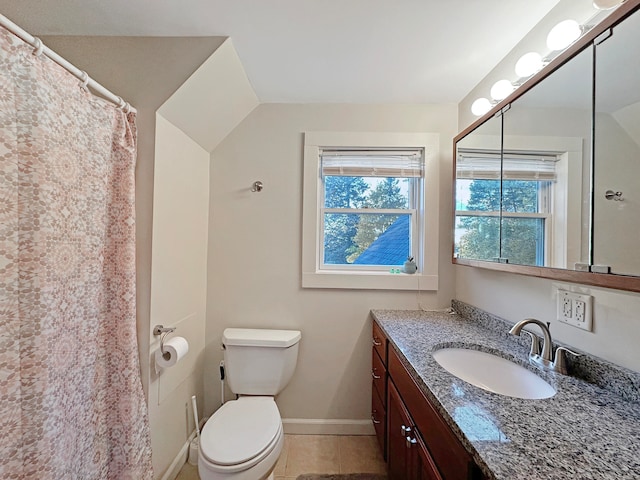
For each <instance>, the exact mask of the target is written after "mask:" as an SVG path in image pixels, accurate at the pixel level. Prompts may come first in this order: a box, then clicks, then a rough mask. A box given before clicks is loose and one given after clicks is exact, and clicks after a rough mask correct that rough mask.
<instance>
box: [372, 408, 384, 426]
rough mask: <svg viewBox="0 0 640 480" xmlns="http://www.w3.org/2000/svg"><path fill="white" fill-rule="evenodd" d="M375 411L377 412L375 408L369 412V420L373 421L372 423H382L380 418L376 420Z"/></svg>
mask: <svg viewBox="0 0 640 480" xmlns="http://www.w3.org/2000/svg"><path fill="white" fill-rule="evenodd" d="M376 413H377V412H376V411H375V410H374V411H373V412H371V421H372V422H373V424H374V425H378V424H380V423H382V422H381V421H380V420H376Z"/></svg>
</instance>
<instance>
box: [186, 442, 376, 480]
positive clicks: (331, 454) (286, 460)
mask: <svg viewBox="0 0 640 480" xmlns="http://www.w3.org/2000/svg"><path fill="white" fill-rule="evenodd" d="M386 471H387V468H386V464H385V463H384V460H383V459H382V454H381V453H380V447H379V446H378V442H377V440H376V437H375V436H366V435H365V436H347V435H344V436H343V435H340V436H335V435H285V436H284V447H283V448H282V453H281V454H280V459H279V460H278V463H277V465H276V469H275V471H274V473H275V477H276V480H295V478H296V477H297V476H298V475H301V474H303V473H386ZM199 478H200V477H198V467H195V466H192V465H189V464H188V463H187V464H185V466H184V467H183V468H182V470H181V471H180V474H179V475H178V477H177V479H176V480H199Z"/></svg>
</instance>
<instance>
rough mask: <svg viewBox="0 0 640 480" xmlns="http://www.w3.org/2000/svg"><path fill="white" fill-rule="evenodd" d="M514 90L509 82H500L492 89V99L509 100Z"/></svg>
mask: <svg viewBox="0 0 640 480" xmlns="http://www.w3.org/2000/svg"><path fill="white" fill-rule="evenodd" d="M513 90H514V87H513V84H512V83H511V82H510V81H509V80H498V81H497V82H496V83H494V84H493V87H491V97H492V98H493V99H494V100H498V101H500V100H503V99H505V98H507V97H508V96H509V94H510V93H511V92H513Z"/></svg>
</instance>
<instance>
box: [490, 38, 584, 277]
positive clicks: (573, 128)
mask: <svg viewBox="0 0 640 480" xmlns="http://www.w3.org/2000/svg"><path fill="white" fill-rule="evenodd" d="M592 57H593V47H592V46H590V47H588V48H586V49H585V50H583V51H582V52H581V53H579V54H578V55H577V56H575V57H573V58H572V59H571V60H570V61H569V62H567V63H566V64H564V65H563V66H562V67H560V68H559V69H558V70H556V71H554V72H553V73H552V74H551V75H549V76H548V77H547V78H546V79H545V80H544V81H543V82H541V83H538V84H537V85H536V86H535V87H533V88H532V89H531V90H529V91H527V92H526V93H525V94H524V95H522V96H521V97H520V98H518V99H517V100H516V101H514V102H513V103H512V104H511V108H510V109H509V110H508V111H507V112H506V113H505V114H504V121H503V125H504V127H503V149H504V153H503V171H502V183H503V186H502V230H501V231H502V235H501V238H502V248H501V256H502V257H504V258H505V259H507V261H508V263H514V264H519V265H533V266H540V267H542V266H544V267H554V268H568V269H572V270H573V269H575V266H576V264H582V263H588V261H589V231H590V230H589V211H590V208H589V190H590V172H591V169H590V157H591V107H592V93H591V92H592V80H591V78H592V74H591V72H592V71H593V60H592ZM583 199H584V200H583Z"/></svg>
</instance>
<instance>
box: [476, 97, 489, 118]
mask: <svg viewBox="0 0 640 480" xmlns="http://www.w3.org/2000/svg"><path fill="white" fill-rule="evenodd" d="M492 106H493V105H491V102H490V101H489V100H488V99H486V98H484V97H482V98H478V99H477V100H476V101H475V102H473V103H472V104H471V113H473V114H474V115H475V116H476V117H479V116H481V115H484V114H485V113H487V112H488V111H489V110H491V107H492Z"/></svg>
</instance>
